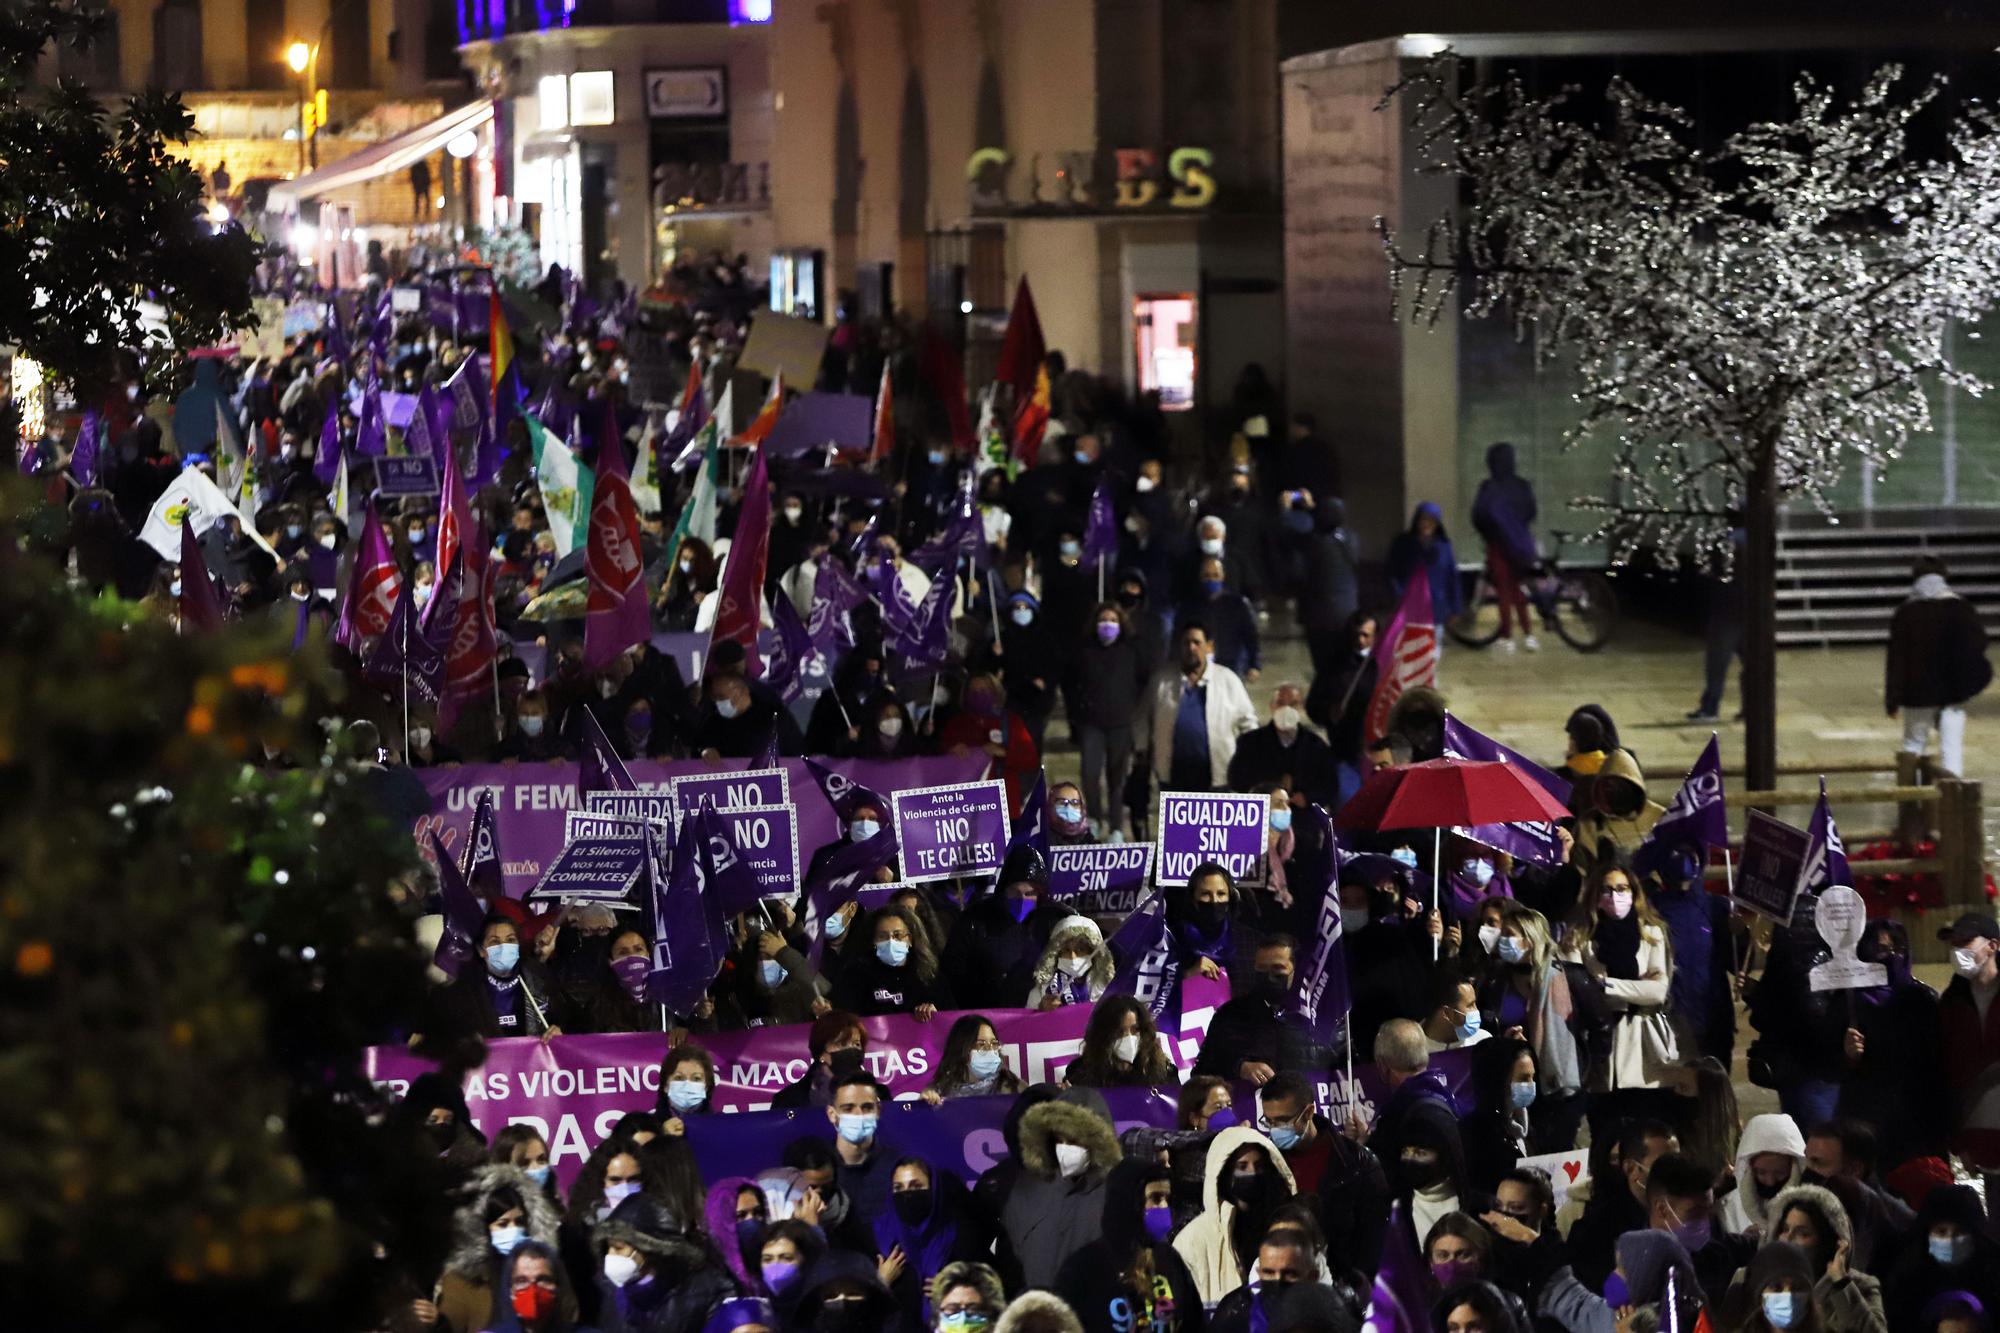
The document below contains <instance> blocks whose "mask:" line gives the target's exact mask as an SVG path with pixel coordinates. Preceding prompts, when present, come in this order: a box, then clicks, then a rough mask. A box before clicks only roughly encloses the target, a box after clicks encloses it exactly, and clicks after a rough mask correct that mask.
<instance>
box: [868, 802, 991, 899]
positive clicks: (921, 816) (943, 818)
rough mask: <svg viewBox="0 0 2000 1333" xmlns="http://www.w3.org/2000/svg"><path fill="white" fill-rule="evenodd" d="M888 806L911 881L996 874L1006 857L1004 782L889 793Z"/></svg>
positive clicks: (904, 865)
mask: <svg viewBox="0 0 2000 1333" xmlns="http://www.w3.org/2000/svg"><path fill="white" fill-rule="evenodd" d="M889 808H890V816H889V817H890V819H891V821H892V827H893V828H894V829H895V830H896V845H897V846H898V847H899V848H900V849H901V853H902V862H903V878H905V879H906V880H908V881H909V882H910V883H912V884H921V883H925V882H927V881H929V880H938V879H957V878H958V877H960V876H962V875H992V874H997V873H999V870H1000V863H1001V861H1002V860H1004V859H1005V857H1006V855H1007V784H1006V783H1004V782H992V781H989V782H960V783H955V784H953V785H952V786H949V787H920V788H918V789H917V790H915V791H899V792H893V793H891V794H890V796H889Z"/></svg>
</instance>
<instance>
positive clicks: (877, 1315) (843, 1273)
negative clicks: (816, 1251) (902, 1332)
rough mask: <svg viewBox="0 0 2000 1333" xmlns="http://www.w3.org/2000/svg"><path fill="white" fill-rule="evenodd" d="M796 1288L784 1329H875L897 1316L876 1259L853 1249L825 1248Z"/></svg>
mask: <svg viewBox="0 0 2000 1333" xmlns="http://www.w3.org/2000/svg"><path fill="white" fill-rule="evenodd" d="M796 1290H797V1291H798V1296H797V1297H796V1298H795V1299H794V1301H793V1302H792V1312H791V1317H790V1318H788V1319H787V1320H786V1321H785V1329H784V1333H879V1330H882V1329H886V1328H888V1327H889V1325H890V1322H891V1321H892V1320H894V1319H895V1318H896V1298H895V1297H893V1296H891V1295H890V1294H889V1288H888V1287H887V1286H885V1285H883V1282H882V1276H881V1274H880V1273H878V1272H876V1271H875V1261H874V1260H873V1259H870V1258H868V1257H867V1256H865V1255H860V1254H856V1253H854V1252H853V1251H852V1250H828V1251H827V1252H826V1253H825V1254H822V1255H821V1256H820V1257H819V1258H817V1259H815V1260H813V1262H812V1264H811V1265H810V1266H809V1267H808V1268H807V1269H806V1271H805V1272H804V1273H802V1274H800V1276H799V1280H798V1286H797V1288H796Z"/></svg>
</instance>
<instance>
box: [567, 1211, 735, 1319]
mask: <svg viewBox="0 0 2000 1333" xmlns="http://www.w3.org/2000/svg"><path fill="white" fill-rule="evenodd" d="M595 1240H596V1245H597V1250H598V1253H599V1256H600V1263H601V1266H600V1270H599V1271H600V1272H601V1273H602V1274H603V1277H602V1288H601V1290H602V1296H603V1301H602V1307H603V1310H602V1318H603V1323H604V1329H605V1333H627V1330H629V1331H630V1333H701V1329H702V1326H703V1325H704V1324H706V1323H707V1322H708V1317H709V1316H710V1315H711V1314H713V1313H715V1309H716V1307H717V1306H719V1305H721V1304H722V1303H723V1302H724V1301H726V1300H729V1299H731V1298H732V1297H735V1296H738V1295H741V1294H742V1293H741V1292H740V1291H739V1290H738V1288H737V1285H736V1279H735V1278H733V1277H731V1276H730V1273H729V1270H728V1269H727V1268H725V1267H724V1266H723V1264H722V1261H721V1259H720V1258H719V1257H718V1256H717V1255H716V1254H715V1253H714V1251H713V1250H712V1249H711V1248H710V1247H709V1246H708V1245H707V1244H705V1243H704V1242H703V1240H702V1237H701V1233H700V1232H699V1231H697V1230H696V1229H695V1228H694V1225H693V1223H692V1222H691V1221H683V1220H682V1219H681V1218H679V1217H678V1216H676V1215H675V1213H674V1210H673V1209H672V1208H671V1207H669V1206H668V1205H667V1204H666V1203H664V1202H662V1201H661V1200H659V1199H657V1198H655V1197H653V1196H652V1195H650V1194H635V1195H633V1196H632V1197H631V1198H629V1199H627V1200H625V1201H624V1202H623V1203H621V1204H619V1205H618V1206H617V1207H616V1208H615V1209H613V1210H612V1212H611V1216H609V1217H607V1218H605V1219H604V1221H603V1222H601V1223H599V1224H598V1227H597V1234H596V1236H595ZM613 1245H620V1246H625V1247H627V1248H629V1249H631V1250H632V1251H634V1254H633V1255H629V1256H628V1255H623V1254H620V1255H613V1254H612V1253H611V1252H610V1249H609V1247H610V1246H613ZM616 1259H622V1260H624V1263H622V1264H614V1260H616ZM631 1264H636V1265H637V1267H636V1268H633V1267H628V1265H631ZM621 1270H622V1271H624V1272H625V1273H626V1276H625V1277H624V1279H623V1280H622V1281H619V1280H614V1278H613V1277H612V1274H613V1272H614V1271H621Z"/></svg>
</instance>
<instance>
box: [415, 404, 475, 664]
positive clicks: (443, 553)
mask: <svg viewBox="0 0 2000 1333" xmlns="http://www.w3.org/2000/svg"><path fill="white" fill-rule="evenodd" d="M421 415H423V411H422V409H421V408H419V409H418V412H417V416H421ZM411 420H412V421H414V420H416V417H412V418H411ZM438 475H439V477H440V478H441V481H440V483H439V485H440V487H441V491H440V494H439V495H438V531H437V558H436V561H435V562H434V563H435V565H436V568H437V573H438V578H439V579H442V578H444V575H445V571H446V570H448V569H450V568H451V562H452V561H453V560H455V559H457V558H458V554H459V552H460V551H461V550H465V552H466V561H465V573H466V578H465V579H464V581H463V583H462V584H461V587H462V589H463V591H462V592H461V594H460V600H461V601H464V600H466V599H468V598H471V597H474V596H476V595H477V594H478V592H479V589H480V586H481V583H482V580H481V578H480V577H479V576H480V574H482V573H483V572H484V571H485V568H486V552H485V551H483V550H477V549H471V550H467V549H466V546H465V537H466V534H467V533H469V532H471V531H472V506H471V505H470V504H469V503H467V501H466V498H465V478H463V477H461V476H459V475H458V465H457V464H456V463H455V462H454V461H453V460H452V457H451V451H450V450H449V449H446V450H445V451H444V456H443V458H442V459H441V460H440V461H439V463H438ZM477 545H478V544H477V543H476V542H475V543H474V546H475V547H477ZM443 601H444V599H443V598H442V597H433V598H431V604H430V605H429V606H427V607H425V608H424V619H423V624H424V629H425V630H426V631H428V630H429V629H430V627H431V622H432V621H434V620H436V619H438V618H439V617H440V616H451V615H456V614H457V612H458V608H457V607H455V606H454V607H447V608H445V609H444V610H442V611H440V610H439V609H438V607H439V605H440V604H442V603H443Z"/></svg>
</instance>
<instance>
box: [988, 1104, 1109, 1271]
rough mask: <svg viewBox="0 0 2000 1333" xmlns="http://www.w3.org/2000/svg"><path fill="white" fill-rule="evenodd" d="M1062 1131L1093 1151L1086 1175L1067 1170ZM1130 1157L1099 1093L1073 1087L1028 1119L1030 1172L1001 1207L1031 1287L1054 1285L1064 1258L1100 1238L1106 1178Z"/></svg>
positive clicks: (1024, 1149)
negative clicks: (1066, 1172) (1059, 1151)
mask: <svg viewBox="0 0 2000 1333" xmlns="http://www.w3.org/2000/svg"><path fill="white" fill-rule="evenodd" d="M1058 1136H1060V1137H1061V1138H1062V1139H1064V1140H1066V1141H1067V1142H1069V1143H1074V1144H1080V1145H1082V1146H1083V1148H1084V1149H1085V1150H1086V1151H1087V1152H1088V1154H1089V1158H1088V1161H1087V1163H1086V1165H1085V1167H1084V1170H1083V1172H1082V1174H1080V1175H1076V1176H1065V1175H1063V1174H1062V1167H1061V1159H1060V1156H1059V1155H1058V1154H1057V1152H1056V1139H1057V1137H1058ZM1123 1156H1124V1154H1123V1152H1122V1151H1121V1150H1120V1148H1119V1147H1118V1136H1117V1134H1116V1132H1115V1131H1113V1129H1112V1127H1111V1114H1110V1110H1109V1108H1108V1107H1107V1106H1106V1105H1105V1101H1104V1097H1103V1095H1102V1094H1101V1093H1098V1092H1096V1091H1094V1090H1091V1089H1088V1088H1071V1089H1070V1090H1069V1091H1067V1092H1065V1093H1063V1094H1062V1096H1061V1097H1060V1098H1058V1099H1057V1100H1055V1101H1052V1102H1044V1103H1043V1104H1042V1105H1040V1106H1037V1107H1035V1108H1034V1109H1033V1110H1031V1111H1029V1112H1028V1113H1027V1114H1026V1115H1025V1116H1023V1117H1021V1153H1020V1157H1021V1165H1022V1167H1023V1168H1024V1170H1023V1171H1022V1174H1021V1176H1020V1178H1019V1179H1018V1180H1016V1181H1015V1183H1014V1187H1013V1189H1012V1190H1011V1191H1010V1192H1009V1193H1008V1195H1007V1199H1006V1202H1005V1204H1004V1205H1003V1207H1002V1209H1001V1213H1000V1230H1001V1233H1002V1237H1003V1241H1004V1244H1005V1246H1006V1249H1007V1251H1008V1252H1009V1253H1010V1254H1011V1257H1012V1259H1013V1261H1014V1262H1015V1263H1016V1264H1018V1265H1019V1269H1020V1274H1021V1278H1022V1282H1023V1283H1024V1284H1025V1285H1027V1286H1030V1287H1052V1286H1054V1285H1055V1281H1056V1275H1057V1273H1058V1272H1059V1271H1060V1270H1061V1268H1062V1264H1063V1260H1065V1259H1067V1258H1069V1256H1070V1255H1071V1254H1073V1253H1075V1252H1076V1251H1077V1250H1079V1249H1081V1248H1082V1247H1083V1246H1085V1245H1088V1244H1090V1243H1091V1242H1092V1241H1094V1240H1096V1239H1097V1238H1098V1236H1099V1234H1101V1232H1102V1229H1103V1222H1104V1188H1105V1179H1106V1177H1107V1176H1108V1175H1109V1174H1110V1171H1111V1168H1112V1167H1114V1166H1116V1165H1117V1164H1118V1162H1119V1160H1120V1158H1122V1157H1123ZM1010 1285H1013V1284H1010Z"/></svg>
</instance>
